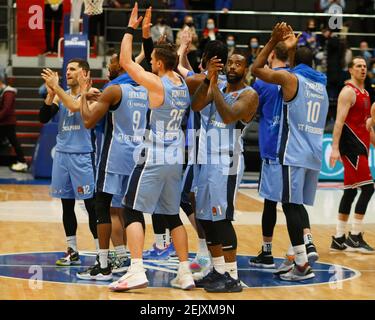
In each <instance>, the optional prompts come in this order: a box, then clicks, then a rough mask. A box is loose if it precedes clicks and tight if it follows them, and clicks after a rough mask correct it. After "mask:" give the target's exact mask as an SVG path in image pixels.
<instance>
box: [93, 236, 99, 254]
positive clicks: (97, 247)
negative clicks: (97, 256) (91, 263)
mask: <svg viewBox="0 0 375 320" xmlns="http://www.w3.org/2000/svg"><path fill="white" fill-rule="evenodd" d="M94 242H95V250H96V252H99V239H98V238H96V239H94Z"/></svg>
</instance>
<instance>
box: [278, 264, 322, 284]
mask: <svg viewBox="0 0 375 320" xmlns="http://www.w3.org/2000/svg"><path fill="white" fill-rule="evenodd" d="M314 277H315V274H314V273H313V271H312V269H311V267H310V266H309V264H308V263H306V264H305V265H304V266H297V265H296V264H294V266H293V268H292V269H291V270H290V271H289V272H287V273H283V274H280V279H281V280H285V281H301V280H307V279H311V278H314Z"/></svg>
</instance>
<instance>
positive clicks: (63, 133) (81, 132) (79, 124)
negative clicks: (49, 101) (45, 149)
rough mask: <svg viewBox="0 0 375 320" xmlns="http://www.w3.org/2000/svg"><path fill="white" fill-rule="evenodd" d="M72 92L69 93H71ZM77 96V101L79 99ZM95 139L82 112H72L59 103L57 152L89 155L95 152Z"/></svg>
mask: <svg viewBox="0 0 375 320" xmlns="http://www.w3.org/2000/svg"><path fill="white" fill-rule="evenodd" d="M69 92H70V90H68V91H67V93H69ZM78 98H79V96H77V97H76V98H75V99H78ZM94 143H95V137H94V133H93V130H92V129H86V128H85V126H84V124H83V121H82V117H81V113H80V112H71V111H70V110H68V109H67V108H66V107H65V106H64V105H63V104H62V103H61V102H59V125H58V133H57V137H56V151H60V152H65V153H87V152H93V151H94Z"/></svg>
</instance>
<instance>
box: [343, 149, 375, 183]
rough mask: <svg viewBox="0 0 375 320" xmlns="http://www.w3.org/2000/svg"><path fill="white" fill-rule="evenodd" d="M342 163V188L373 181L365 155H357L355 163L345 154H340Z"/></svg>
mask: <svg viewBox="0 0 375 320" xmlns="http://www.w3.org/2000/svg"><path fill="white" fill-rule="evenodd" d="M341 159H342V163H343V165H344V189H350V188H358V187H360V186H363V185H366V184H370V183H374V181H373V179H372V175H371V171H370V168H369V165H368V158H367V156H366V155H362V154H361V155H359V156H357V161H356V163H352V162H351V161H349V159H348V158H347V157H346V156H342V157H341Z"/></svg>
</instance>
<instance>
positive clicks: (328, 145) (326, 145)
mask: <svg viewBox="0 0 375 320" xmlns="http://www.w3.org/2000/svg"><path fill="white" fill-rule="evenodd" d="M331 150H332V135H331V134H325V135H324V137H323V159H322V168H321V170H320V176H319V180H341V181H343V180H344V167H343V165H342V163H341V162H340V161H337V163H336V166H335V167H334V168H331V167H330V166H329V156H330V155H331ZM374 160H375V149H374V147H373V146H372V145H371V146H370V156H369V160H368V162H369V166H370V170H371V174H372V176H373V177H375V163H374V162H375V161H374Z"/></svg>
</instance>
